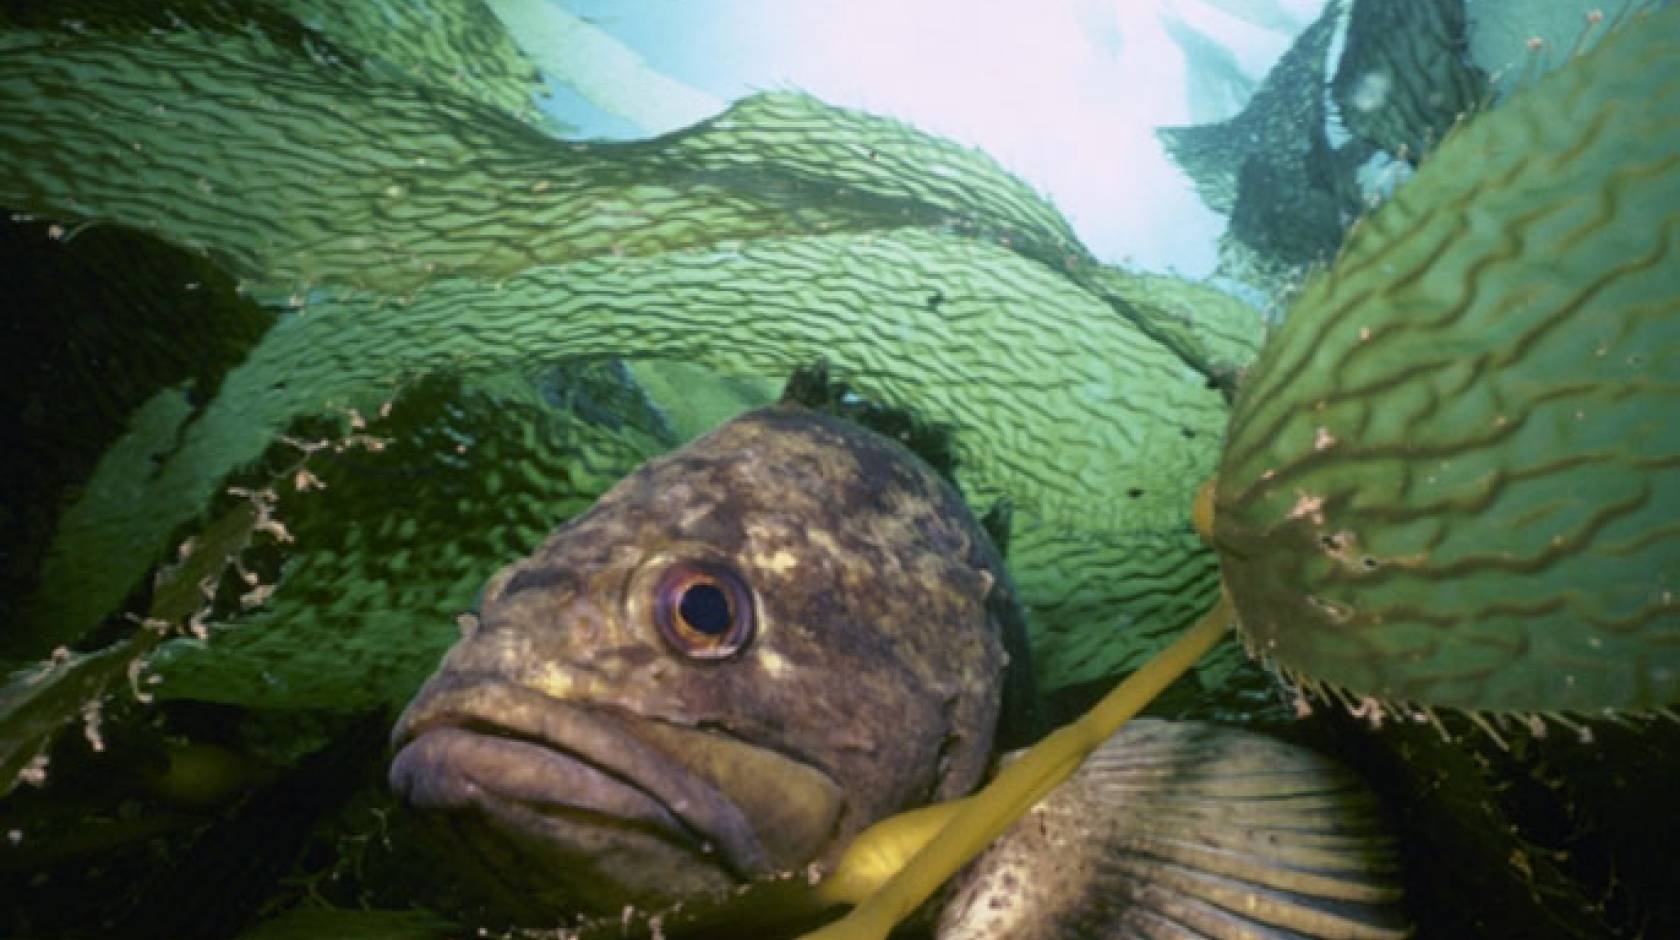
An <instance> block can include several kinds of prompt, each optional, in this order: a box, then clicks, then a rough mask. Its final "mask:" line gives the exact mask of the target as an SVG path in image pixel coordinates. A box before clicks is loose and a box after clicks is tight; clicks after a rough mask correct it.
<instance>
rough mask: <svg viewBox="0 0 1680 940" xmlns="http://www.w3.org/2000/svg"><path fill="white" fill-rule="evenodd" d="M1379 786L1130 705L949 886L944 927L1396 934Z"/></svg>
mask: <svg viewBox="0 0 1680 940" xmlns="http://www.w3.org/2000/svg"><path fill="white" fill-rule="evenodd" d="M1399 878H1400V865H1399V859H1398V853H1397V849H1396V843H1395V840H1394V838H1393V836H1392V835H1390V834H1389V832H1388V830H1387V828H1386V824H1385V821H1384V819H1383V816H1382V812H1381V807H1380V805H1379V804H1378V803H1377V801H1376V798H1375V797H1374V796H1373V795H1372V794H1371V793H1370V791H1369V790H1367V789H1366V788H1365V786H1364V785H1363V784H1362V783H1361V782H1360V781H1359V779H1358V778H1357V777H1355V776H1354V775H1353V774H1352V773H1351V772H1349V771H1348V770H1346V769H1345V768H1343V767H1341V766H1340V765H1339V764H1337V763H1335V762H1334V761H1331V760H1329V759H1328V758H1325V757H1321V756H1319V755H1318V754H1315V753H1313V752H1312V751H1309V750H1306V749H1305V748H1300V747H1296V746H1294V745H1290V744H1285V743H1283V742H1281V741H1275V740H1273V739H1271V738H1267V737H1264V736H1261V735H1258V734H1254V733H1252V732H1248V731H1241V730H1238V729H1234V728H1226V727H1221V726H1218V725H1211V724H1205V723H1202V722H1188V721H1186V722H1169V721H1158V720H1136V721H1133V722H1132V723H1131V724H1128V725H1126V726H1125V727H1124V728H1122V729H1121V730H1120V731H1119V733H1117V734H1115V735H1114V736H1113V737H1112V738H1110V739H1109V740H1108V741H1107V742H1105V743H1104V744H1103V746H1102V747H1101V748H1100V749H1098V750H1097V751H1096V752H1095V753H1093V754H1092V755H1091V757H1090V759H1089V760H1087V761H1086V762H1085V764H1084V766H1083V767H1081V768H1080V769H1079V771H1078V772H1077V773H1076V774H1075V775H1074V776H1073V777H1072V778H1070V779H1069V780H1068V782H1067V783H1066V784H1064V785H1063V786H1062V787H1060V788H1059V789H1057V790H1056V791H1055V792H1053V793H1052V794H1051V795H1050V796H1048V797H1046V798H1045V799H1044V800H1043V801H1041V802H1040V803H1039V804H1038V805H1037V806H1035V807H1033V809H1032V810H1030V811H1029V812H1028V813H1027V815H1026V816H1024V817H1023V818H1022V819H1021V821H1020V822H1018V823H1016V825H1015V826H1014V827H1013V828H1012V829H1010V830H1009V831H1008V832H1006V833H1005V834H1004V835H1003V836H1002V837H1001V838H1000V839H998V841H997V842H996V843H994V844H993V846H992V847H991V848H990V849H988V850H987V852H986V854H984V855H983V856H981V857H980V858H979V859H978V860H977V861H976V862H975V863H974V864H973V865H971V866H970V867H969V868H968V869H967V870H965V871H964V872H963V874H962V875H961V876H960V878H959V880H958V881H957V883H956V884H955V885H954V887H953V889H952V891H951V894H950V895H949V898H948V901H947V903H946V904H945V906H944V908H943V910H942V911H941V912H940V916H939V927H938V936H939V938H940V940H982V938H984V940H1001V938H1005V937H1007V938H1011V940H1016V938H1020V940H1025V938H1035V940H1036V938H1057V937H1101V938H1114V940H1121V938H1125V940H1239V938H1240V940H1286V938H1287V940H1299V938H1323V940H1366V938H1369V940H1397V938H1401V937H1405V936H1408V935H1409V934H1410V928H1409V927H1408V926H1407V922H1406V919H1405V917H1404V915H1403V914H1402V912H1401V910H1400V905H1399V901H1400V896H1401V891H1400V887H1399Z"/></svg>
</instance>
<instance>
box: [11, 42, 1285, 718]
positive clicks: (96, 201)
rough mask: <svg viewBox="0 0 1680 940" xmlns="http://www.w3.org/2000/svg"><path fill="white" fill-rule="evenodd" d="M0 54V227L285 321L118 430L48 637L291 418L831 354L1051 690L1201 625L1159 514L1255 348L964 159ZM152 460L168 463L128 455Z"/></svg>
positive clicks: (103, 599)
mask: <svg viewBox="0 0 1680 940" xmlns="http://www.w3.org/2000/svg"><path fill="white" fill-rule="evenodd" d="M300 28H301V27H300ZM0 43H3V44H4V46H5V47H6V50H7V54H6V56H5V58H4V60H3V61H0V140H3V142H4V144H5V150H4V152H5V157H4V158H3V160H0V202H5V203H9V204H11V205H14V206H18V207H21V208H25V209H27V210H29V211H31V212H35V213H39V214H41V215H43V216H47V217H51V218H59V219H63V220H64V221H65V222H66V223H67V224H71V225H85V224H118V225H126V226H130V227H134V228H138V229H140V230H143V231H147V232H150V233H153V234H155V235H157V236H158V237H160V238H163V239H165V240H168V241H170V242H173V243H175V244H179V245H183V246H187V247H189V248H191V249H193V250H202V251H205V252H207V253H209V254H210V255H211V256H212V257H214V258H215V259H217V261H218V262H219V263H220V264H221V265H223V266H224V267H225V268H226V269H228V270H230V271H232V272H234V273H236V274H237V275H238V276H239V277H241V278H243V279H244V280H245V282H246V284H247V286H248V288H249V289H250V290H251V291H252V292H253V293H254V294H255V295H256V296H259V297H262V298H264V299H266V300H268V301H269V302H271V303H276V304H278V305H280V306H282V307H284V308H287V309H288V310H289V312H288V313H287V314H286V315H285V316H283V317H282V318H281V320H280V322H278V323H277V324H276V325H275V326H274V328H273V329H272V330H271V331H270V332H269V333H268V334H267V336H266V337H265V338H264V339H263V340H262V342H261V343H260V344H259V345H258V346H257V348H256V349H255V350H253V351H252V353H251V355H250V356H249V357H248V358H247V359H246V361H245V362H244V363H243V364H242V365H241V366H240V367H238V368H237V369H235V370H234V371H233V372H231V373H230V374H229V375H228V376H227V378H226V380H225V382H224V384H223V387H222V390H221V393H220V394H219V395H218V396H217V397H216V398H215V399H214V400H213V401H210V402H208V403H206V404H204V405H203V406H202V407H196V408H194V409H192V410H190V411H183V410H182V409H180V408H178V407H175V406H173V405H171V406H169V407H167V408H166V407H165V406H164V405H162V404H158V405H157V406H156V407H155V408H152V407H148V408H146V409H142V410H141V412H139V413H137V415H136V419H135V422H134V424H133V425H132V429H131V432H130V435H129V437H130V440H129V442H128V445H132V446H127V445H124V444H119V446H118V447H117V448H116V449H114V450H113V451H112V452H111V454H110V456H109V457H108V458H107V460H106V461H105V462H104V463H103V464H102V466H101V467H100V469H99V470H98V472H97V473H96V474H95V478H94V480H93V481H92V485H91V486H90V487H89V490H88V496H87V497H85V498H84V499H83V500H82V501H81V502H80V503H78V504H77V505H75V506H73V507H72V508H71V509H70V510H69V511H68V512H67V513H66V514H65V516H64V518H63V519H62V521H61V523H60V527H59V534H58V538H57V542H56V544H55V547H54V551H53V553H52V555H51V557H50V558H49V560H48V562H47V565H46V569H45V572H44V577H43V586H42V588H41V590H40V591H39V592H38V594H37V596H36V603H35V604H34V605H33V606H32V608H31V613H32V618H31V629H32V630H34V631H36V632H37V635H38V636H39V637H40V642H42V643H47V642H49V641H52V640H53V639H55V638H59V639H61V638H63V637H66V636H74V635H75V634H76V633H78V632H80V631H81V630H82V629H85V628H86V627H87V626H88V625H89V624H90V623H91V622H93V621H95V620H97V618H98V617H100V616H101V615H103V614H104V613H106V612H107V611H109V610H110V609H112V608H113V607H114V606H115V605H116V604H117V603H118V601H119V600H120V598H121V597H122V595H123V593H124V592H125V591H126V590H127V589H128V587H129V585H131V584H132V583H133V582H134V581H135V579H136V578H138V577H139V576H140V575H141V574H142V573H143V571H144V570H145V568H146V566H147V565H148V564H149V563H150V561H151V560H152V559H153V558H155V557H156V556H155V555H152V554H150V553H148V552H147V551H136V550H135V547H136V546H158V545H160V544H161V543H162V540H163V538H164V536H165V534H166V533H167V532H168V530H169V529H170V528H172V527H173V526H174V525H176V524H178V523H179V522H180V521H181V520H183V519H185V518H188V517H190V516H191V514H193V513H194V512H196V511H197V510H198V508H199V507H200V506H202V505H203V504H204V502H205V501H206V499H207V498H208V497H209V496H210V494H212V493H213V492H214V491H215V488H216V487H217V486H218V485H220V482H221V481H223V480H225V479H227V478H228V474H229V473H230V472H231V471H232V470H234V469H235V468H237V467H239V466H241V465H244V464H246V463H249V462H250V461H252V460H254V459H256V458H257V457H258V456H259V455H261V454H262V453H263V452H264V450H265V449H266V448H268V447H269V446H270V445H271V444H272V442H273V441H274V440H275V437H276V435H277V434H278V433H279V432H281V431H282V430H283V429H285V428H287V427H289V426H290V425H291V423H292V422H294V421H297V420H299V419H302V418H306V417H308V416H310V415H315V414H320V413H322V412H323V411H327V412H333V411H338V410H340V409H344V408H359V409H361V410H362V411H363V412H364V413H367V412H370V411H371V409H373V408H375V407H377V405H378V404H379V403H380V402H382V401H385V400H388V399H389V398H390V397H391V396H392V395H393V394H394V393H395V392H396V390H398V389H400V388H402V387H404V386H405V385H406V384H408V383H412V382H414V381H417V380H418V379H419V378H420V377H422V376H427V375H439V374H441V375H459V376H462V377H464V378H465V377H470V376H474V375H483V374H493V373H505V372H507V371H508V370H510V369H512V370H517V369H528V368H531V367H535V366H538V365H540V364H542V363H548V362H554V361H558V360H562V359H566V358H575V357H580V356H581V357H599V356H621V357H628V358H637V357H662V358H674V359H683V360H686V361H691V362H694V363H697V364H700V365H703V366H705V367H707V368H708V369H710V370H711V371H713V372H714V373H717V374H720V375H722V376H726V377H727V376H776V375H786V374H787V373H788V372H790V371H792V370H793V369H794V368H797V367H799V366H802V365H805V364H808V363H810V362H812V361H814V360H816V359H818V358H826V359H827V360H828V361H829V362H830V363H831V364H832V366H833V368H834V370H835V372H836V374H837V375H839V376H841V377H843V378H844V379H846V380H847V381H848V382H851V383H852V384H853V385H855V386H856V387H857V388H858V389H859V390H860V392H862V393H863V394H866V395H868V396H869V397H871V398H872V399H876V400H879V401H883V402H888V403H902V404H905V405H907V406H909V407H913V408H914V409H915V410H916V411H917V412H918V413H919V414H921V415H922V416H924V417H925V418H926V419H927V420H928V421H930V422H932V423H938V424H942V425H946V426H949V427H950V428H952V429H953V437H954V440H955V441H956V448H957V457H958V469H957V476H958V480H959V482H960V483H961V485H962V486H963V487H964V489H965V491H966V492H967V494H968V495H969V497H970V498H971V499H973V500H975V502H976V504H977V505H986V504H988V503H990V502H992V501H995V500H996V499H998V498H1000V497H1003V496H1007V497H1008V498H1009V499H1010V500H1011V502H1012V503H1013V505H1014V507H1015V526H1014V534H1013V539H1014V545H1013V546H1012V556H1013V559H1012V560H1013V562H1014V565H1015V568H1016V571H1017V572H1018V579H1019V582H1020V585H1021V588H1022V591H1023V595H1024V596H1025V598H1026V599H1027V602H1028V604H1029V605H1030V606H1031V607H1032V608H1033V614H1034V618H1035V623H1036V624H1037V625H1038V629H1039V630H1040V638H1041V640H1042V641H1043V642H1042V643H1041V644H1040V645H1041V646H1043V647H1044V648H1045V649H1047V650H1052V651H1053V652H1051V653H1049V654H1047V655H1046V656H1045V657H1043V658H1042V660H1041V667H1040V677H1041V679H1042V680H1044V682H1045V684H1046V685H1048V686H1051V687H1056V686H1061V685H1067V684H1071V683H1075V682H1080V681H1086V680H1090V679H1093V678H1098V677H1102V676H1106V675H1113V674H1115V673H1117V672H1119V671H1123V670H1124V669H1126V668H1129V667H1130V666H1132V665H1135V663H1136V662H1137V661H1139V660H1140V659H1141V657H1142V655H1144V653H1146V652H1147V650H1148V649H1150V648H1152V647H1153V646H1154V645H1157V644H1158V643H1159V642H1160V638H1162V637H1164V636H1166V635H1168V634H1171V633H1172V632H1173V631H1175V630H1176V629H1178V628H1179V627H1181V626H1182V625H1183V624H1185V623H1188V622H1190V621H1191V620H1192V619H1194V617H1195V616H1196V615H1197V614H1199V613H1200V612H1201V611H1202V610H1204V609H1205V608H1206V606H1207V605H1208V604H1209V603H1210V602H1211V599H1212V596H1213V591H1214V586H1215V583H1216V573H1215V570H1214V565H1213V561H1212V556H1211V555H1210V554H1209V553H1207V552H1206V550H1205V549H1204V548H1202V547H1201V546H1200V545H1199V544H1198V543H1197V541H1196V539H1195V537H1194V536H1193V535H1192V534H1191V533H1190V530H1189V527H1188V525H1187V523H1186V512H1187V508H1186V507H1187V506H1188V504H1189V500H1190V492H1191V487H1192V486H1193V484H1194V481H1196V480H1198V479H1201V478H1203V477H1205V476H1206V475H1207V474H1208V473H1209V472H1210V471H1211V469H1212V466H1213V461H1214V456H1215V450H1216V447H1217V440H1218V437H1219V431H1220V428H1221V427H1222V425H1223V423H1224V420H1225V404H1224V400H1223V394H1222V386H1223V385H1225V384H1228V383H1229V381H1230V376H1231V375H1232V374H1233V373H1234V371H1235V370H1236V368H1238V367H1240V366H1241V365H1242V364H1243V363H1244V362H1246V361H1247V359H1248V357H1249V356H1251V355H1252V353H1253V351H1254V349H1255V347H1256V346H1257V345H1258V341H1259V332H1260V326H1259V322H1258V320H1257V318H1255V317H1254V316H1253V314H1252V313H1250V312H1249V311H1248V310H1247V309H1246V308H1244V307H1242V306H1241V305H1239V304H1237V303H1235V302H1234V301H1231V300H1229V299H1227V298H1224V297H1223V296H1220V295H1217V294H1214V293H1213V292H1211V291H1207V290H1205V289H1199V288H1195V287H1181V286H1178V285H1175V284H1173V283H1171V282H1169V281H1167V280H1166V279H1152V280H1148V281H1142V282H1140V281H1137V280H1135V279H1134V277H1133V276H1131V275H1128V274H1126V273H1124V272H1120V271H1117V270H1114V269H1111V268H1106V267H1103V266H1101V265H1098V264H1096V263H1095V262H1094V261H1092V260H1091V259H1090V257H1089V255H1088V254H1087V253H1086V252H1085V251H1084V249H1082V248H1081V247H1080V246H1079V245H1078V243H1077V242H1076V241H1075V240H1074V239H1073V237H1072V235H1071V234H1070V232H1069V230H1068V228H1067V226H1066V223H1065V222H1064V221H1063V220H1062V219H1061V217H1060V216H1059V215H1058V214H1057V213H1056V212H1055V210H1054V209H1053V208H1052V207H1050V206H1049V205H1048V204H1047V203H1046V202H1044V201H1043V200H1042V199H1041V198H1040V197H1038V196H1037V195H1036V194H1035V193H1033V192H1032V191H1031V190H1030V189H1029V188H1028V187H1026V186H1024V185H1023V184H1021V183H1020V182H1019V181H1017V180H1015V179H1013V178H1012V177H1010V176H1008V175H1007V174H1006V173H1004V172H1003V171H1001V170H1000V169H999V168H998V167H997V166H996V165H995V164H994V163H992V162H991V161H990V160H989V159H987V158H985V157H984V156H982V155H980V154H978V153H976V152H974V151H970V150H966V149H964V148H961V147H958V146H956V145H953V144H950V143H948V142H945V141H941V140H938V139H936V138H932V137H928V136H926V135H923V134H920V133H918V132H916V131H914V130H912V129H910V128H908V127H905V126H904V125H902V124H899V123H897V122H894V121H889V120H884V119H880V118H874V117H870V116H867V115H863V114H860V113H856V112H850V111H845V110H841V109H835V108H830V107H828V106H825V105H822V104H821V103H819V102H817V101H815V100H814V99H811V98H808V97H805V96H801V95H796V94H785V93H783V94H770V95H761V96H756V97H753V98H750V99H747V100H745V101H743V102H741V103H739V104H737V105H735V106H734V107H732V108H731V109H730V110H728V111H726V112H725V113H723V114H721V115H719V116H718V117H716V118H713V119H711V120H709V121H706V122H703V123H702V124H700V125H697V126H696V127H694V128H691V129H689V130H686V131H682V132H678V133H676V134H672V135H669V136H666V137H662V138H658V139H655V140H651V141H642V142H633V143H624V144H583V143H576V142H567V141H563V140H557V139H555V138H552V137H549V136H546V135H544V134H542V133H540V132H538V131H537V130H534V129H533V128H531V127H530V126H529V125H527V124H525V123H522V122H520V121H518V120H517V119H515V118H512V117H510V116H508V115H507V114H505V113H504V112H502V111H499V110H496V109H493V108H489V107H486V106H484V105H483V104H482V103H480V102H478V101H476V100H474V99H472V98H469V97H465V96H462V95H458V94H454V93H452V92H450V91H449V90H448V89H443V88H438V87H436V86H430V85H424V84H420V83H418V82H416V81H414V80H413V78H412V76H400V75H397V74H394V73H393V72H391V70H389V69H385V68H375V67H373V66H371V65H368V64H365V63H359V62H358V61H353V60H349V59H344V58H340V57H332V56H324V55H320V54H317V53H315V52H313V51H312V50H314V49H315V46H314V45H312V44H309V43H293V44H290V45H286V44H280V43H276V42H274V41H271V40H270V39H269V38H268V34H267V33H265V32H261V31H238V30H221V31H218V30H214V29H209V28H194V29H180V30H167V29H164V30H156V31H152V32H148V33H146V34H145V35H141V36H136V35H130V34H125V35H120V36H118V35H107V34H104V33H102V32H101V31H100V29H99V24H98V22H97V21H96V20H94V19H93V18H92V17H91V16H90V19H89V22H88V23H87V24H86V25H85V26H84V27H83V28H82V29H81V30H79V31H68V32H61V31H53V32H43V31H39V30H20V29H14V30H12V31H10V32H8V33H7V34H6V35H5V36H4V38H3V39H0ZM1132 285H1136V286H1137V287H1138V290H1136V291H1135V295H1134V293H1132V292H1129V288H1130V286H1132ZM165 412H167V413H165ZM160 440H168V441H169V446H168V447H167V448H147V447H145V446H142V445H141V444H140V443H139V442H140V441H151V442H157V441H160ZM149 449H161V450H165V451H166V452H167V456H166V457H165V458H164V459H163V460H162V462H161V465H159V466H156V467H153V466H150V465H141V464H137V463H136V462H135V460H134V458H133V457H131V456H129V455H130V454H132V453H134V452H136V451H145V450H149ZM1051 453H1053V454H1057V455H1059V458H1058V460H1057V461H1055V462H1046V461H1045V460H1044V459H1043V455H1045V454H1051ZM93 559H98V561H97V562H93V561H92V560H93ZM484 564H485V566H486V570H487V569H488V568H489V567H492V566H493V564H494V561H493V560H490V559H486V560H485V561H484ZM388 574H389V573H388V572H387V573H381V575H380V576H382V577H383V576H385V575H388ZM407 576H409V577H413V576H414V572H408V573H407ZM370 577H371V575H370ZM72 582H74V583H75V584H76V585H77V587H76V589H75V590H70V589H68V585H69V584H70V583H72ZM410 586H411V587H412V588H413V589H415V590H416V591H420V590H422V585H421V584H420V583H419V581H415V582H413V583H412V584H411V585H410ZM438 593H439V594H450V593H451V592H450V591H449V590H440V591H439V592H438ZM451 596H454V595H453V594H452V595H451ZM271 626H272V625H271ZM271 632H272V631H271ZM342 636H343V635H342V634H339V635H334V636H333V637H330V638H328V637H319V636H314V635H311V634H309V633H308V631H307V628H304V627H300V628H299V635H298V636H296V637H295V638H292V639H283V638H281V637H279V636H276V637H275V639H274V642H276V643H284V642H291V643H294V644H298V645H305V644H318V643H322V642H329V643H337V642H344V641H343V639H342ZM379 642H380V641H377V640H369V641H368V642H367V645H368V646H369V647H370V648H371V647H375V646H378V645H379ZM231 694H238V693H237V692H234V693H231Z"/></svg>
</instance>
